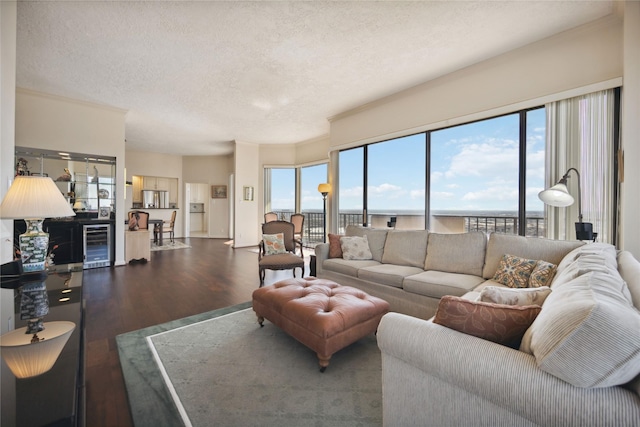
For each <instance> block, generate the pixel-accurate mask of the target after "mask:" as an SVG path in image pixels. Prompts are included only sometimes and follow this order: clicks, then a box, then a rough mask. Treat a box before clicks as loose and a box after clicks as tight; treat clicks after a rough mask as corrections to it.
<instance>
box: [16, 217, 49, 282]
mask: <svg viewBox="0 0 640 427" xmlns="http://www.w3.org/2000/svg"><path fill="white" fill-rule="evenodd" d="M24 221H25V222H26V223H27V231H26V232H25V233H24V234H21V235H20V237H19V245H20V258H22V269H23V271H24V272H27V273H28V272H31V271H43V270H44V269H45V266H44V265H45V261H46V259H47V249H48V247H49V234H48V233H45V232H44V231H42V221H44V220H43V219H25V220H24Z"/></svg>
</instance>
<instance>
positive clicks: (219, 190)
mask: <svg viewBox="0 0 640 427" xmlns="http://www.w3.org/2000/svg"><path fill="white" fill-rule="evenodd" d="M211 198H212V199H226V198H227V186H226V185H212V186H211Z"/></svg>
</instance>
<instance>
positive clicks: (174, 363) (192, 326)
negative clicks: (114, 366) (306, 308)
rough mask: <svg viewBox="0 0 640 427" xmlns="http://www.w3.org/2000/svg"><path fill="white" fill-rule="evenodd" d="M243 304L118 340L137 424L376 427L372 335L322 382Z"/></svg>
mask: <svg viewBox="0 0 640 427" xmlns="http://www.w3.org/2000/svg"><path fill="white" fill-rule="evenodd" d="M248 307H250V303H246V304H243V305H240V306H236V307H230V308H227V309H223V310H216V311H214V312H210V313H204V314H202V315H198V316H193V317H191V318H187V319H181V320H179V321H176V322H170V323H169V324H165V325H158V326H155V327H151V328H146V329H145V330H141V331H135V332H132V333H129V334H124V335H120V336H118V337H117V341H118V349H119V352H120V359H121V364H122V370H123V374H124V377H125V383H126V386H127V393H128V396H129V404H130V407H131V412H132V416H133V419H134V424H135V425H136V426H137V427H141V426H157V425H172V426H173V425H185V426H212V425H219V426H254V425H255V426H354V425H359V426H380V425H382V393H381V361H380V360H381V359H380V351H379V350H378V347H377V344H376V340H375V336H374V335H371V336H369V337H366V338H364V339H362V340H360V341H358V342H357V343H354V344H353V345H351V346H349V347H347V348H345V349H343V350H341V351H339V352H338V353H336V354H335V355H334V356H333V357H332V359H331V364H330V365H329V367H328V368H327V370H326V371H325V372H324V373H320V371H319V366H318V361H317V358H316V355H315V353H314V352H312V351H311V350H309V349H308V348H306V347H305V346H303V345H302V344H300V343H299V342H298V341H296V340H295V339H293V338H291V337H290V336H288V335H287V334H285V333H284V332H282V331H281V330H280V329H279V328H277V327H276V326H274V325H272V324H271V323H269V322H265V326H264V327H263V328H260V326H259V325H258V324H257V322H256V317H255V314H254V313H253V310H251V309H250V308H248Z"/></svg>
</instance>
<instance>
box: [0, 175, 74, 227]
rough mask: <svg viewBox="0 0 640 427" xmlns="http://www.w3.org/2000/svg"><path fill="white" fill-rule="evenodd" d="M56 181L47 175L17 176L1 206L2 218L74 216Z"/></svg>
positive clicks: (0, 213) (0, 215) (0, 214)
mask: <svg viewBox="0 0 640 427" xmlns="http://www.w3.org/2000/svg"><path fill="white" fill-rule="evenodd" d="M74 215H75V213H74V212H73V210H72V209H71V206H70V205H69V203H68V202H67V200H66V199H65V198H64V196H63V195H62V193H61V192H60V190H59V189H58V187H57V186H56V184H55V182H53V180H52V179H51V178H49V177H46V176H17V177H16V178H15V180H14V181H13V184H11V187H10V188H9V191H7V194H6V195H5V196H4V199H3V200H2V205H1V206H0V218H3V219H27V218H29V219H36V218H58V217H64V216H74Z"/></svg>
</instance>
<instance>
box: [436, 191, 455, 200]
mask: <svg viewBox="0 0 640 427" xmlns="http://www.w3.org/2000/svg"><path fill="white" fill-rule="evenodd" d="M454 197H455V194H454V193H448V192H446V191H434V192H433V193H431V198H432V199H437V200H445V199H453V198H454Z"/></svg>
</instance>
